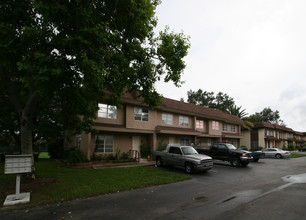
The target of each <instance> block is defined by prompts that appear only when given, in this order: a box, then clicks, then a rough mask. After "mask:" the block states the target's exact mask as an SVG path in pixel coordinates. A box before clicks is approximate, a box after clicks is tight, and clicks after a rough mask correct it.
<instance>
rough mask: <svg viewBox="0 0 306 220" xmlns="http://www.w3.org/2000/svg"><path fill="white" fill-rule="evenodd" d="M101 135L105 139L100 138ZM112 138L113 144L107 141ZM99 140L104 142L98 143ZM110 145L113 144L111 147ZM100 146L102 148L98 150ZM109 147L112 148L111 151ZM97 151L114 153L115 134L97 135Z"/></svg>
mask: <svg viewBox="0 0 306 220" xmlns="http://www.w3.org/2000/svg"><path fill="white" fill-rule="evenodd" d="M99 137H103V139H100V140H98V138H99ZM107 139H108V140H107ZM110 139H111V144H110V143H107V141H110ZM98 141H101V142H103V143H98ZM100 145H101V146H100ZM102 145H103V146H102ZM109 146H111V147H109ZM100 148H101V149H102V150H98V149H100ZM107 149H108V150H107ZM109 149H111V151H110V150H109ZM95 153H103V154H105V153H114V136H113V135H97V136H96V145H95Z"/></svg>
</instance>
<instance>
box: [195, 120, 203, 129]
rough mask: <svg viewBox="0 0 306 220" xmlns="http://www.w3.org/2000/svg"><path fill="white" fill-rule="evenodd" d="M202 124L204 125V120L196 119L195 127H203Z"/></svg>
mask: <svg viewBox="0 0 306 220" xmlns="http://www.w3.org/2000/svg"><path fill="white" fill-rule="evenodd" d="M204 125H205V123H204V120H198V119H196V128H197V129H204V127H205V126H204Z"/></svg>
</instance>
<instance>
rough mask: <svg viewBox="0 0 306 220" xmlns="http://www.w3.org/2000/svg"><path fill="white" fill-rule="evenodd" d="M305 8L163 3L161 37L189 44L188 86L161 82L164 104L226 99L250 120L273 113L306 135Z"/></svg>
mask: <svg viewBox="0 0 306 220" xmlns="http://www.w3.org/2000/svg"><path fill="white" fill-rule="evenodd" d="M305 11H306V1H305V0H188V1H187V0H164V1H162V3H161V4H160V5H159V6H158V7H157V10H156V17H157V18H158V25H157V27H156V30H155V31H156V32H159V31H161V30H163V29H164V28H165V26H166V25H168V26H169V27H170V30H171V31H174V32H176V33H180V32H183V33H184V34H185V35H187V36H190V43H191V48H190V49H189V53H188V55H187V56H186V57H185V59H184V61H185V63H186V65H187V67H186V69H185V70H184V74H183V75H182V80H183V81H185V83H184V84H183V85H182V86H181V87H179V88H177V87H175V86H174V85H173V84H172V83H167V84H165V83H163V82H159V83H157V84H156V89H157V91H158V92H159V93H160V94H162V95H163V96H164V97H166V98H170V99H175V100H180V99H181V98H183V99H184V100H185V101H187V91H189V90H193V91H197V90H198V89H202V90H203V91H208V92H211V91H212V92H214V93H215V94H217V93H218V92H223V93H226V94H227V95H229V96H230V97H232V98H233V99H234V101H235V104H236V105H237V106H242V108H243V109H246V112H247V113H249V115H251V114H254V113H255V112H261V111H262V110H263V109H264V108H266V107H270V108H271V109H272V110H273V111H276V110H278V111H279V112H280V118H281V119H282V120H283V121H284V122H285V124H286V125H287V127H289V128H292V129H293V130H295V131H301V132H306V114H305V113H306V80H305V79H306V13H305Z"/></svg>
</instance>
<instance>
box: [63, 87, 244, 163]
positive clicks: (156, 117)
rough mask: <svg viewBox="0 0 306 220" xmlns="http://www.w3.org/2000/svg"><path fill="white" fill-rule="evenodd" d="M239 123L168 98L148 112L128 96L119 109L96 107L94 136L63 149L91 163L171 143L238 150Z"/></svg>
mask: <svg viewBox="0 0 306 220" xmlns="http://www.w3.org/2000/svg"><path fill="white" fill-rule="evenodd" d="M242 123H243V121H242V120H241V119H239V118H238V117H237V116H233V115H229V114H225V113H223V112H222V111H219V110H215V109H210V108H206V107H202V106H197V105H194V104H190V103H185V102H180V101H176V100H172V99H167V98H162V104H161V106H159V107H157V108H155V109H149V108H148V107H147V106H146V105H144V104H143V103H142V102H141V100H139V99H138V98H137V97H136V95H133V94H130V93H127V94H126V95H125V96H124V97H123V100H122V108H118V107H116V106H112V105H108V104H106V103H99V110H98V112H97V119H96V120H95V121H94V129H95V130H96V132H94V133H85V132H83V133H81V134H79V135H73V136H71V138H70V139H71V140H72V141H71V142H66V143H65V148H66V150H67V149H69V148H77V149H80V150H81V151H82V152H83V153H84V154H85V156H86V157H87V158H88V159H90V158H91V156H93V155H94V154H96V155H97V154H98V155H99V154H104V155H105V154H115V153H116V152H117V151H120V152H121V153H122V152H126V153H127V152H129V151H131V150H132V151H137V152H140V150H141V147H142V146H146V147H149V148H150V150H151V151H153V150H157V149H158V148H160V147H162V146H165V145H167V144H171V143H176V144H181V145H192V144H197V145H210V144H211V143H215V142H228V143H232V144H234V145H235V146H237V147H239V146H240V140H241V138H242V134H241V125H242Z"/></svg>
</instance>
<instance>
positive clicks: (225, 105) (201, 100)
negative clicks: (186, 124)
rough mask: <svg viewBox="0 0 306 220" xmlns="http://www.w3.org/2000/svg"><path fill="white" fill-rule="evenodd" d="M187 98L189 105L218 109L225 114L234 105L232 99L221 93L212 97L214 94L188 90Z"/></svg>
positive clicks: (200, 90)
mask: <svg viewBox="0 0 306 220" xmlns="http://www.w3.org/2000/svg"><path fill="white" fill-rule="evenodd" d="M187 96H188V99H187V102H189V103H193V104H196V105H201V106H205V107H208V108H214V109H219V110H221V111H223V112H225V113H230V109H231V107H232V106H234V105H235V101H234V99H233V98H231V97H230V96H229V95H227V94H226V93H223V92H219V93H218V94H216V95H214V92H207V91H202V89H199V90H198V91H192V90H189V91H188V92H187Z"/></svg>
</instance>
